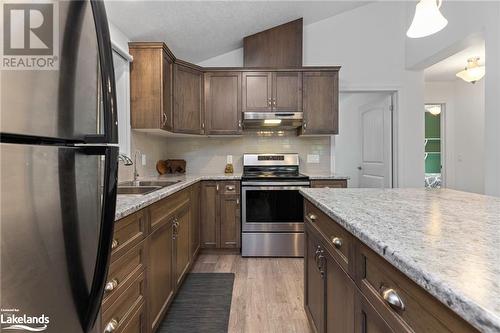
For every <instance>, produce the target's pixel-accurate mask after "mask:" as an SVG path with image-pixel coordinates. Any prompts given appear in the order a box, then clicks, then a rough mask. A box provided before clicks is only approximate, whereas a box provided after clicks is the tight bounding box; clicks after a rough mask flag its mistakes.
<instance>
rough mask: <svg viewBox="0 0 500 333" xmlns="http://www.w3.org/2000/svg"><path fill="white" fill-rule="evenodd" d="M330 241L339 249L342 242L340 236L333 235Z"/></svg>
mask: <svg viewBox="0 0 500 333" xmlns="http://www.w3.org/2000/svg"><path fill="white" fill-rule="evenodd" d="M332 243H333V246H335V247H336V248H337V249H340V248H341V247H342V244H343V243H344V242H343V241H342V238H340V237H333V238H332Z"/></svg>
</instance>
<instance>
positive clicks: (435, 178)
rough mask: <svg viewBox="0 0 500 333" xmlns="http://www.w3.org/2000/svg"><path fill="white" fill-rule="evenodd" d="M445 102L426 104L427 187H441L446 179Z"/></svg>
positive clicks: (425, 149) (425, 147)
mask: <svg viewBox="0 0 500 333" xmlns="http://www.w3.org/2000/svg"><path fill="white" fill-rule="evenodd" d="M443 111H444V104H425V141H424V151H425V157H424V158H425V187H427V188H441V187H442V184H443V179H444V175H443V172H444V168H443V162H444V158H443V157H444V156H445V154H444V139H443V133H444V129H443V126H444V123H445V122H444V121H443V119H444V112H443Z"/></svg>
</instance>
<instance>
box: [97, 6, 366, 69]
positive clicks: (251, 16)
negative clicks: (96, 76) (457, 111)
mask: <svg viewBox="0 0 500 333" xmlns="http://www.w3.org/2000/svg"><path fill="white" fill-rule="evenodd" d="M369 2H370V1H234V0H233V1H106V9H107V14H108V17H109V20H110V21H111V22H112V23H113V24H114V25H115V26H117V27H118V29H120V30H121V31H122V32H123V33H125V34H126V35H127V36H128V37H129V38H130V39H131V40H132V41H164V42H166V43H167V45H168V46H169V48H170V49H171V50H172V52H173V53H174V54H175V56H176V57H178V58H180V59H183V60H187V61H191V62H194V63H198V62H200V61H202V60H205V59H208V58H211V57H214V56H217V55H220V54H223V53H225V52H228V51H231V50H234V49H237V48H239V47H241V46H242V45H243V41H242V39H243V37H245V36H247V35H251V34H254V33H257V32H259V31H262V30H265V29H269V28H271V27H274V26H276V25H280V24H283V23H286V22H289V21H291V20H295V19H298V18H301V17H303V18H304V25H307V24H310V23H313V22H316V21H320V20H322V19H325V18H327V17H330V16H334V15H337V14H340V13H342V12H345V11H348V10H351V9H354V8H356V7H359V6H362V5H365V4H367V3H369Z"/></svg>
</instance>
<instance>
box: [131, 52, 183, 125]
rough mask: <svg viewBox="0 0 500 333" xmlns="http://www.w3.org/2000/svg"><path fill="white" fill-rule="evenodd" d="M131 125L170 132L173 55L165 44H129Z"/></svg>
mask: <svg viewBox="0 0 500 333" xmlns="http://www.w3.org/2000/svg"><path fill="white" fill-rule="evenodd" d="M129 49H130V54H131V55H132V56H133V57H134V61H133V62H132V63H131V64H130V109H131V116H130V119H131V126H132V128H137V129H171V126H172V66H173V59H174V57H173V54H172V53H171V52H170V50H169V49H168V48H167V46H166V45H165V44H164V43H156V42H136V43H129Z"/></svg>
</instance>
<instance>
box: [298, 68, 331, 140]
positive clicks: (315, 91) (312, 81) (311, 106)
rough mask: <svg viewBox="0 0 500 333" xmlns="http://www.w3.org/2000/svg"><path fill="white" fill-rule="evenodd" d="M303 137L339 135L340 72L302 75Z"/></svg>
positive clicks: (305, 73) (301, 130) (301, 132)
mask: <svg viewBox="0 0 500 333" xmlns="http://www.w3.org/2000/svg"><path fill="white" fill-rule="evenodd" d="M302 75H303V76H302V89H303V94H302V103H303V111H304V122H303V125H302V128H301V129H300V134H302V135H312V134H338V133H339V77H338V70H330V71H314V72H313V71H311V72H304V73H302Z"/></svg>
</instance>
